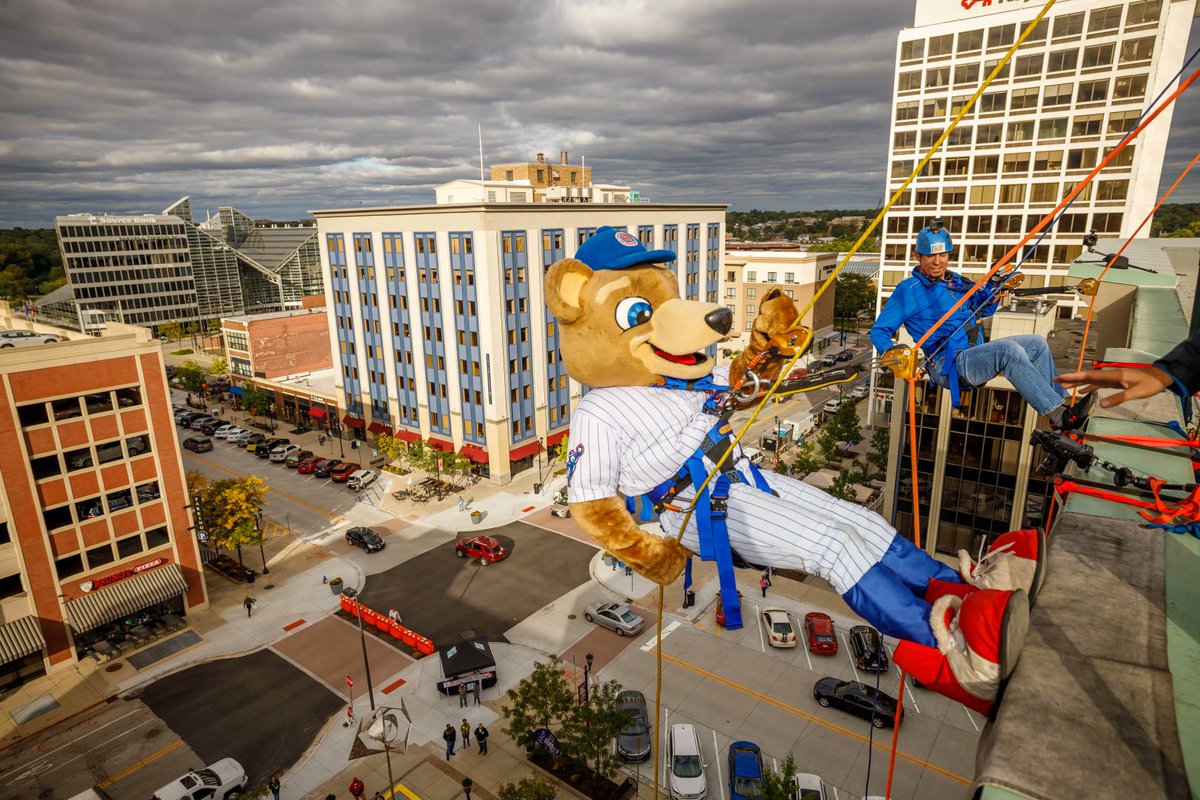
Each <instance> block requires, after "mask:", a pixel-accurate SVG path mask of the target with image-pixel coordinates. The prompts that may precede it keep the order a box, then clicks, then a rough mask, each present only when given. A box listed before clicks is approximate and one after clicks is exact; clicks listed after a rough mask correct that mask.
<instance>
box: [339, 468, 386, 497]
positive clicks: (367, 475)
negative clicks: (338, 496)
mask: <svg viewBox="0 0 1200 800" xmlns="http://www.w3.org/2000/svg"><path fill="white" fill-rule="evenodd" d="M378 477H379V476H378V475H376V474H375V473H374V472H372V471H371V470H369V469H356V470H354V472H351V473H350V477H348V478H346V485H347V486H349V487H350V488H351V489H353V490H354V491H356V492H361V491H362V490H363V489H365V488H367V487H368V486H370V485H371V484H372V483H374V482H375V479H376V478H378Z"/></svg>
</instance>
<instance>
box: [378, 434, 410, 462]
mask: <svg viewBox="0 0 1200 800" xmlns="http://www.w3.org/2000/svg"><path fill="white" fill-rule="evenodd" d="M375 449H376V450H378V451H379V453H380V455H382V456H383V457H384V458H386V459H387V460H388V461H395V460H396V459H398V458H400V454H401V453H403V452H404V442H402V441H400V440H399V439H397V438H396V437H395V436H392V435H391V434H390V433H381V434H379V435H378V436H376V437H375Z"/></svg>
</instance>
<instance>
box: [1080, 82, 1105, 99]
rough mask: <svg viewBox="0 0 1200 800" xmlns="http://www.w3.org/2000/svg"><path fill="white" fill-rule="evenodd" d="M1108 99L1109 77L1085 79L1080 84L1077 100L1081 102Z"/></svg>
mask: <svg viewBox="0 0 1200 800" xmlns="http://www.w3.org/2000/svg"><path fill="white" fill-rule="evenodd" d="M1107 99H1108V80H1107V79H1106V80H1102V81H1084V82H1083V83H1081V84H1079V91H1078V92H1077V93H1076V95H1075V100H1076V102H1079V103H1097V102H1100V101H1101V100H1107Z"/></svg>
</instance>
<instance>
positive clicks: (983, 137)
mask: <svg viewBox="0 0 1200 800" xmlns="http://www.w3.org/2000/svg"><path fill="white" fill-rule="evenodd" d="M1003 131H1004V126H1003V125H1001V124H1000V123H998V122H997V123H991V124H989V125H980V126H979V127H978V128H977V129H976V130H975V143H976V144H979V145H985V144H1000V140H1001V138H1003Z"/></svg>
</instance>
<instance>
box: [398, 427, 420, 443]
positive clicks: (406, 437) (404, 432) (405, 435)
mask: <svg viewBox="0 0 1200 800" xmlns="http://www.w3.org/2000/svg"><path fill="white" fill-rule="evenodd" d="M396 438H397V439H399V440H400V441H402V442H419V441H421V434H419V433H417V432H416V431H410V430H409V429H408V428H396Z"/></svg>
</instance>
